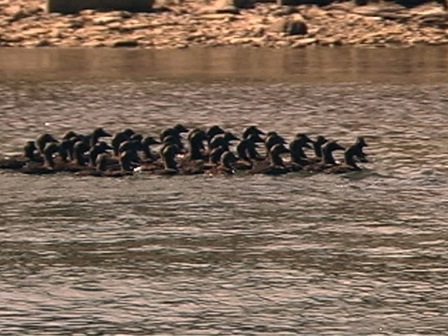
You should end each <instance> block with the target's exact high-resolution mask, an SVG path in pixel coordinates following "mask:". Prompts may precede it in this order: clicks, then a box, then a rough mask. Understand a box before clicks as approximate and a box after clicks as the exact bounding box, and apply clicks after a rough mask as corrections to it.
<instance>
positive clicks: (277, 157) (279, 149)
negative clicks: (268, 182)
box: [250, 144, 289, 175]
mask: <svg viewBox="0 0 448 336" xmlns="http://www.w3.org/2000/svg"><path fill="white" fill-rule="evenodd" d="M286 153H289V150H288V149H287V148H286V147H285V145H284V144H276V145H274V146H273V147H272V148H271V149H270V151H269V153H268V159H269V161H268V162H261V163H258V164H256V165H255V166H254V168H253V169H252V170H251V171H250V173H251V174H265V175H282V174H286V173H288V172H289V169H288V168H287V167H286V166H285V163H284V161H283V159H282V158H281V155H282V154H286Z"/></svg>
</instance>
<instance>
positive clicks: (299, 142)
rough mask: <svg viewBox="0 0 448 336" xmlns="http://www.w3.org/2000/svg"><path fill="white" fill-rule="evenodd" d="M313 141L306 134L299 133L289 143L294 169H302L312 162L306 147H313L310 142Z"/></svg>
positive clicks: (292, 167)
mask: <svg viewBox="0 0 448 336" xmlns="http://www.w3.org/2000/svg"><path fill="white" fill-rule="evenodd" d="M312 143H313V141H312V140H311V139H310V138H309V137H308V136H307V135H306V134H302V133H299V134H297V135H296V137H295V139H294V140H292V141H291V142H290V143H289V151H290V154H291V169H292V170H301V168H302V167H303V166H305V165H308V164H310V160H308V158H307V156H306V154H305V150H304V149H305V148H309V149H311V148H312V147H311V146H310V144H312Z"/></svg>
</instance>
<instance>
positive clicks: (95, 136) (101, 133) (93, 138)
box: [87, 127, 112, 148]
mask: <svg viewBox="0 0 448 336" xmlns="http://www.w3.org/2000/svg"><path fill="white" fill-rule="evenodd" d="M111 136H112V135H111V134H110V133H108V132H106V131H105V130H104V128H102V127H98V128H95V129H94V130H93V132H92V133H90V134H89V135H88V136H87V138H88V139H89V142H88V144H89V146H90V148H92V147H94V146H95V145H96V143H97V142H98V141H99V139H100V138H102V137H111Z"/></svg>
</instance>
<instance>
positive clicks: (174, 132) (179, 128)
mask: <svg viewBox="0 0 448 336" xmlns="http://www.w3.org/2000/svg"><path fill="white" fill-rule="evenodd" d="M187 132H188V128H187V127H186V126H184V125H182V124H176V125H175V126H174V127H170V128H165V129H164V130H163V131H162V132H161V133H160V141H161V142H164V139H165V138H166V137H167V136H172V137H173V138H174V139H175V140H176V146H177V147H178V148H179V152H181V153H183V152H184V151H185V148H184V144H183V142H182V133H187Z"/></svg>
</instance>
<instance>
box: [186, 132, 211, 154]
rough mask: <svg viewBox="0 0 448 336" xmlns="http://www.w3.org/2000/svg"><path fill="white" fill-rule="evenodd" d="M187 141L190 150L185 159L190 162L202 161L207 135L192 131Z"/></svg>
mask: <svg viewBox="0 0 448 336" xmlns="http://www.w3.org/2000/svg"><path fill="white" fill-rule="evenodd" d="M188 141H189V145H190V148H189V149H190V150H189V152H188V153H187V158H188V159H189V160H190V161H196V160H204V159H205V156H204V154H203V150H204V141H207V134H205V132H204V131H202V130H197V131H194V132H193V133H191V134H190V136H189V139H188Z"/></svg>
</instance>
